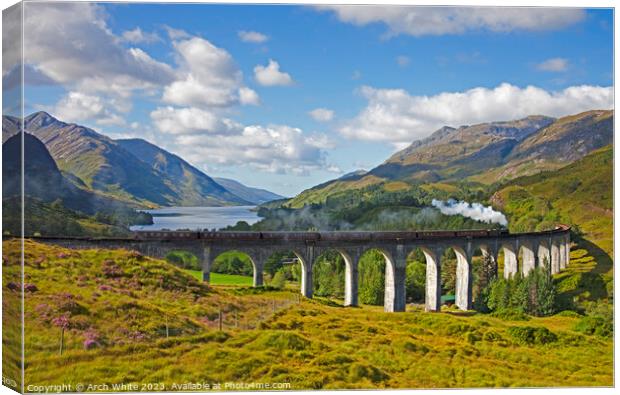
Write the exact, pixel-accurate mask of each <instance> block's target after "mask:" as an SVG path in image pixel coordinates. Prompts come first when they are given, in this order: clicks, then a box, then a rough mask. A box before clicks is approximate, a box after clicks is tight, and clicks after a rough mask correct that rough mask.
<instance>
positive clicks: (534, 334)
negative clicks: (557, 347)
mask: <svg viewBox="0 0 620 395" xmlns="http://www.w3.org/2000/svg"><path fill="white" fill-rule="evenodd" d="M508 333H509V334H510V336H512V339H513V340H514V341H515V342H516V343H518V344H523V345H527V346H533V345H543V344H549V343H553V342H556V341H557V340H558V337H557V336H556V335H555V333H553V332H551V331H550V330H549V329H547V328H545V327H542V326H541V327H532V326H513V327H511V328H508Z"/></svg>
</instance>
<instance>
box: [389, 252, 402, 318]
mask: <svg viewBox="0 0 620 395" xmlns="http://www.w3.org/2000/svg"><path fill="white" fill-rule="evenodd" d="M399 263H400V262H399ZM405 265H406V262H403V263H402V264H397V263H396V262H392V261H390V260H389V259H387V258H386V262H385V298H384V310H385V311H386V312H397V311H405V308H406V302H405V277H406V273H405Z"/></svg>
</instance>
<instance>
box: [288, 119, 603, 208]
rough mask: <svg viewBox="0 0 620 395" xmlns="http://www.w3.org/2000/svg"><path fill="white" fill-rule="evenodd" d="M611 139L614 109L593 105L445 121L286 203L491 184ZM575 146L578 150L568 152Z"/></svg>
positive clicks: (555, 164) (567, 159) (561, 162)
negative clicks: (353, 192)
mask: <svg viewBox="0 0 620 395" xmlns="http://www.w3.org/2000/svg"><path fill="white" fill-rule="evenodd" d="M545 135H547V137H544V136H545ZM549 136H552V137H549ZM612 140H613V110H591V111H585V112H581V113H579V114H573V115H569V116H565V117H561V118H557V119H556V118H552V117H546V116H543V115H534V116H529V117H525V118H522V119H519V120H514V121H501V122H487V123H481V124H476V125H471V126H469V125H466V126H461V127H458V128H454V127H450V126H444V127H442V128H440V129H438V130H437V131H435V132H434V133H433V134H431V135H430V136H429V137H427V138H425V139H422V140H418V141H414V142H413V143H412V144H411V145H409V146H408V147H407V148H405V149H403V150H401V151H398V152H396V153H394V154H392V155H391V156H390V157H389V158H388V159H386V161H384V162H383V163H382V164H380V165H379V166H377V167H375V168H373V169H371V170H369V171H368V172H366V173H363V174H359V175H357V176H353V177H350V178H347V177H344V176H342V177H339V178H336V179H333V180H329V181H326V182H323V183H321V184H318V185H316V186H313V187H311V188H308V189H306V190H304V191H302V192H301V193H300V194H298V195H297V196H295V197H294V198H292V199H290V200H289V201H288V202H287V203H284V205H285V206H287V207H291V208H298V207H302V206H304V205H306V204H311V203H321V202H324V201H325V199H326V198H327V196H329V195H330V194H331V193H334V192H342V191H343V190H347V189H358V188H363V187H366V186H368V185H375V184H382V183H389V182H393V181H398V182H406V183H409V184H416V183H437V182H460V181H461V180H470V181H474V182H478V183H482V184H489V183H493V182H497V181H500V180H502V179H512V178H515V177H519V176H522V175H528V174H535V173H537V172H539V171H544V170H553V169H558V168H560V167H562V166H565V165H567V164H569V163H571V162H573V161H575V160H577V159H579V158H582V157H583V156H585V155H586V154H587V153H589V152H591V151H593V150H595V149H597V148H601V147H603V146H605V145H607V144H609V143H611V142H612ZM574 147H578V148H579V149H576V150H575V149H573V150H572V151H571V149H572V148H574Z"/></svg>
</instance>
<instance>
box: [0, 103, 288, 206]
mask: <svg viewBox="0 0 620 395" xmlns="http://www.w3.org/2000/svg"><path fill="white" fill-rule="evenodd" d="M19 122H20V119H19V118H17V117H12V116H3V142H4V141H6V140H7V139H8V138H10V137H11V136H12V135H14V134H16V133H18V132H19V130H20V125H19ZM24 130H25V131H26V132H28V133H31V134H32V135H33V136H35V137H37V138H38V139H39V140H41V141H42V142H43V143H44V144H45V146H46V148H47V150H48V151H49V153H50V154H51V156H52V158H53V159H54V161H55V164H56V165H57V166H58V168H59V170H60V171H61V172H62V173H63V175H64V176H65V178H66V179H67V180H69V181H70V182H71V183H73V184H74V185H75V186H77V187H79V188H81V189H87V190H92V191H93V192H94V193H97V194H100V195H102V196H108V197H111V198H114V199H118V200H121V201H124V202H126V203H130V204H134V205H137V206H140V207H145V208H154V207H158V206H173V205H179V206H226V205H249V204H254V202H251V201H248V200H246V199H243V198H241V197H239V196H237V195H236V194H234V193H233V192H231V191H229V190H228V189H227V188H225V187H224V186H222V185H220V184H219V183H217V182H216V181H215V180H214V179H213V178H212V177H210V176H208V175H207V174H205V173H203V172H202V171H200V170H198V169H196V168H195V167H194V166H192V165H191V164H189V163H187V162H186V161H185V160H183V159H182V158H181V157H179V156H177V155H175V154H173V153H170V152H168V151H166V150H164V149H162V148H160V147H158V146H156V145H154V144H152V143H149V142H147V141H146V140H143V139H120V140H114V139H111V138H110V137H108V136H105V135H103V134H100V133H98V132H97V131H95V130H93V129H91V128H88V127H84V126H81V125H77V124H74V123H66V122H63V121H61V120H58V119H57V118H55V117H53V116H52V115H50V114H48V113H46V112H44V111H39V112H35V113H33V114H30V115H29V116H27V117H26V118H25V119H24ZM132 150H133V151H134V152H132ZM240 185H242V184H240ZM242 186H243V185H242ZM243 187H244V188H247V187H245V186H243ZM263 192H264V193H266V194H267V195H268V194H269V193H271V192H269V191H266V190H264V191H263ZM276 196H279V195H276Z"/></svg>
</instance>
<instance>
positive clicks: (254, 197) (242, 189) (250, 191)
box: [214, 177, 284, 204]
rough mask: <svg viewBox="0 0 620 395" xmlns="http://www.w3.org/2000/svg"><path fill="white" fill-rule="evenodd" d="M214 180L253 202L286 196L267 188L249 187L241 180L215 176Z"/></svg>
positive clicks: (258, 202)
mask: <svg viewBox="0 0 620 395" xmlns="http://www.w3.org/2000/svg"><path fill="white" fill-rule="evenodd" d="M214 180H215V181H217V182H218V183H219V184H220V185H222V186H223V187H224V188H226V189H228V190H229V191H231V192H232V193H234V194H235V195H237V196H239V197H241V198H243V199H245V200H247V201H249V202H251V203H253V204H261V203H266V202H271V201H273V200H279V199H282V198H284V196H282V195H278V194H277V193H273V192H270V191H268V190H266V189H261V188H253V187H249V186H247V185H243V184H242V183H240V182H239V181H235V180H231V179H230V178H221V177H215V178H214Z"/></svg>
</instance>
